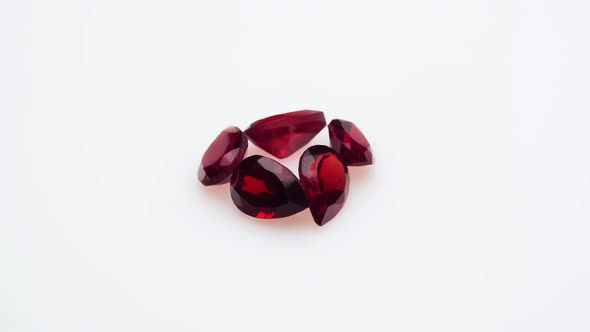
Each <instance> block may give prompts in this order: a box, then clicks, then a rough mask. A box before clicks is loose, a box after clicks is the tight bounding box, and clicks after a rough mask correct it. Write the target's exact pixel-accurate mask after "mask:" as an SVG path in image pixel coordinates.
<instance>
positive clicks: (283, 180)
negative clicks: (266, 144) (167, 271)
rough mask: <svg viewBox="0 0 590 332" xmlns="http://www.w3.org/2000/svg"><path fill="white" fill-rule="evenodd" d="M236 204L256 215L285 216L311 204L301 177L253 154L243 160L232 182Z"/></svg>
mask: <svg viewBox="0 0 590 332" xmlns="http://www.w3.org/2000/svg"><path fill="white" fill-rule="evenodd" d="M230 192H231V198H232V201H233V202H234V204H235V205H236V206H237V207H238V209H240V211H242V212H244V213H245V214H247V215H250V216H252V217H256V218H263V219H272V218H283V217H287V216H290V215H293V214H295V213H298V212H300V211H302V210H304V209H305V208H307V207H308V206H309V205H308V203H307V199H306V197H305V192H304V191H303V188H302V187H301V183H300V182H299V180H298V179H297V177H296V176H295V175H294V174H293V173H292V172H291V171H290V170H289V169H288V168H286V167H285V166H283V165H281V164H280V163H278V162H277V161H274V160H272V159H270V158H267V157H263V156H258V155H254V156H250V157H248V158H246V159H244V160H242V162H241V163H240V165H239V166H238V168H236V170H235V171H234V173H233V175H232V177H231V182H230Z"/></svg>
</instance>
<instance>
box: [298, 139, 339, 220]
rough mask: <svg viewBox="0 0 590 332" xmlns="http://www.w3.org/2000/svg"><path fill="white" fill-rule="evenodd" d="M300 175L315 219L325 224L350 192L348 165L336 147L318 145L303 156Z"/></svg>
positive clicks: (334, 214) (300, 162)
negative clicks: (338, 153) (341, 158)
mask: <svg viewBox="0 0 590 332" xmlns="http://www.w3.org/2000/svg"><path fill="white" fill-rule="evenodd" d="M299 178H300V179H301V185H302V186H303V189H304V190H305V193H306V194H307V200H308V201H309V209H310V210H311V214H312V216H313V220H314V221H315V223H316V224H318V225H320V226H322V225H324V224H325V223H327V222H328V221H330V220H331V219H332V218H334V216H336V214H337V213H338V212H339V211H340V210H341V209H342V206H344V202H345V201H346V196H347V195H348V168H347V167H346V165H345V164H344V163H343V162H342V160H340V157H338V155H337V154H336V151H334V150H332V149H331V148H329V147H327V146H325V145H314V146H312V147H310V148H309V149H307V150H305V152H303V155H301V159H299Z"/></svg>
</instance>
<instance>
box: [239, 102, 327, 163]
mask: <svg viewBox="0 0 590 332" xmlns="http://www.w3.org/2000/svg"><path fill="white" fill-rule="evenodd" d="M325 126H326V119H325V118H324V113H323V112H320V111H308V110H305V111H296V112H290V113H284V114H278V115H273V116H269V117H268V118H264V119H261V120H258V121H256V122H254V123H252V124H251V125H250V127H248V129H246V130H245V131H244V133H245V134H246V136H248V138H249V139H250V141H252V143H254V144H255V145H257V146H258V147H260V148H261V149H262V150H264V151H266V152H268V153H270V154H272V155H273V156H275V157H277V158H285V157H288V156H290V155H291V154H293V152H295V151H297V150H299V149H300V148H301V147H302V146H304V145H305V144H307V143H309V141H311V139H312V138H314V137H315V135H317V134H318V133H319V132H320V130H322V128H324V127H325Z"/></svg>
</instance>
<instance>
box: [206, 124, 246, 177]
mask: <svg viewBox="0 0 590 332" xmlns="http://www.w3.org/2000/svg"><path fill="white" fill-rule="evenodd" d="M247 148H248V139H246V136H244V134H243V133H242V131H241V130H240V128H238V127H233V126H232V127H227V128H225V129H224V130H223V131H222V132H221V133H220V134H219V135H217V138H215V140H213V142H212V143H211V145H209V147H208V148H207V151H205V154H203V159H201V165H199V181H201V183H203V184H204V185H206V186H209V185H213V184H220V183H225V182H228V181H229V178H230V176H231V174H232V172H233V171H234V169H235V168H236V167H238V165H239V164H240V161H242V158H244V154H245V153H246V149H247Z"/></svg>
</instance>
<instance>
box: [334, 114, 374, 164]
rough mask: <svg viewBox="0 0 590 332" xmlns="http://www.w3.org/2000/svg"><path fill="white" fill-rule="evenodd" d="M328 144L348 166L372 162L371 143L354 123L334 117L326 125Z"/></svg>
mask: <svg viewBox="0 0 590 332" xmlns="http://www.w3.org/2000/svg"><path fill="white" fill-rule="evenodd" d="M328 131H329V133H330V145H331V146H332V148H333V149H334V150H335V151H336V152H337V153H338V155H340V158H342V160H343V161H344V163H346V165H348V166H362V165H370V164H372V163H373V152H372V151H371V145H370V144H369V141H367V138H366V137H365V135H363V133H362V132H361V131H360V129H358V127H357V126H355V125H354V123H352V122H350V121H345V120H339V119H335V120H332V121H331V122H330V124H329V125H328Z"/></svg>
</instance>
